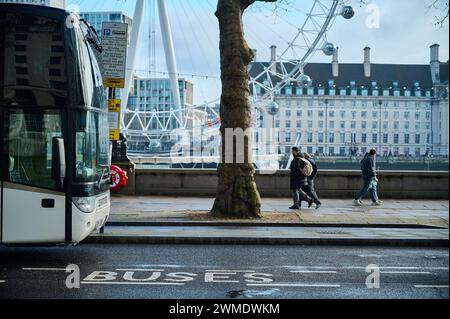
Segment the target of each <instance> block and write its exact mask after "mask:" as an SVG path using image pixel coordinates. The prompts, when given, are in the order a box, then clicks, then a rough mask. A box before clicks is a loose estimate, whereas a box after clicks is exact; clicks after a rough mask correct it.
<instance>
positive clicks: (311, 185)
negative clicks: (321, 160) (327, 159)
mask: <svg viewBox="0 0 450 319" xmlns="http://www.w3.org/2000/svg"><path fill="white" fill-rule="evenodd" d="M303 156H304V158H305V159H306V160H307V161H308V162H310V163H311V165H312V167H313V172H312V174H311V176H308V177H307V181H308V186H307V187H306V189H305V193H306V195H308V196H309V197H311V198H312V199H313V200H314V204H316V209H318V208H319V207H320V206H322V203H321V202H320V200H319V197H318V196H317V193H316V189H315V187H314V180H315V178H316V176H317V165H316V162H315V161H314V160H313V159H312V158H311V156H310V155H309V154H308V153H304V154H303ZM301 206H302V204H301V202H300V207H301Z"/></svg>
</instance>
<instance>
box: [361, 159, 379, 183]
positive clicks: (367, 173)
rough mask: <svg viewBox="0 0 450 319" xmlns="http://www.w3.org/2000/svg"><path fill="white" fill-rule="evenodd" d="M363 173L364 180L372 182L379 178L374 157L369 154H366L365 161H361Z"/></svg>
mask: <svg viewBox="0 0 450 319" xmlns="http://www.w3.org/2000/svg"><path fill="white" fill-rule="evenodd" d="M361 172H362V176H363V178H364V180H371V179H372V178H373V177H376V176H377V173H376V172H375V163H374V161H373V157H372V156H370V155H369V153H366V155H365V156H364V159H363V160H362V161H361Z"/></svg>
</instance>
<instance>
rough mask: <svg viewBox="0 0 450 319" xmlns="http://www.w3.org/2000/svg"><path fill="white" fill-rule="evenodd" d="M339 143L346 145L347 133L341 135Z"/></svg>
mask: <svg viewBox="0 0 450 319" xmlns="http://www.w3.org/2000/svg"><path fill="white" fill-rule="evenodd" d="M339 142H340V143H342V144H344V143H345V133H341V134H339Z"/></svg>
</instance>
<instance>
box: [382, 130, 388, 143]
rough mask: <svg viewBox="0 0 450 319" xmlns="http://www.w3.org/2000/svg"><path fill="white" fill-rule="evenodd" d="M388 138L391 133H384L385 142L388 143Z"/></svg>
mask: <svg viewBox="0 0 450 319" xmlns="http://www.w3.org/2000/svg"><path fill="white" fill-rule="evenodd" d="M388 139H389V135H388V134H387V133H384V134H383V143H384V144H387V143H388Z"/></svg>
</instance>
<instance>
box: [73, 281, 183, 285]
mask: <svg viewBox="0 0 450 319" xmlns="http://www.w3.org/2000/svg"><path fill="white" fill-rule="evenodd" d="M81 283H82V284H83V285H135V286H138V285H140V286H143V285H147V286H150V285H153V286H158V285H160V286H184V283H179V282H119V281H116V282H108V281H82V282H81Z"/></svg>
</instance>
